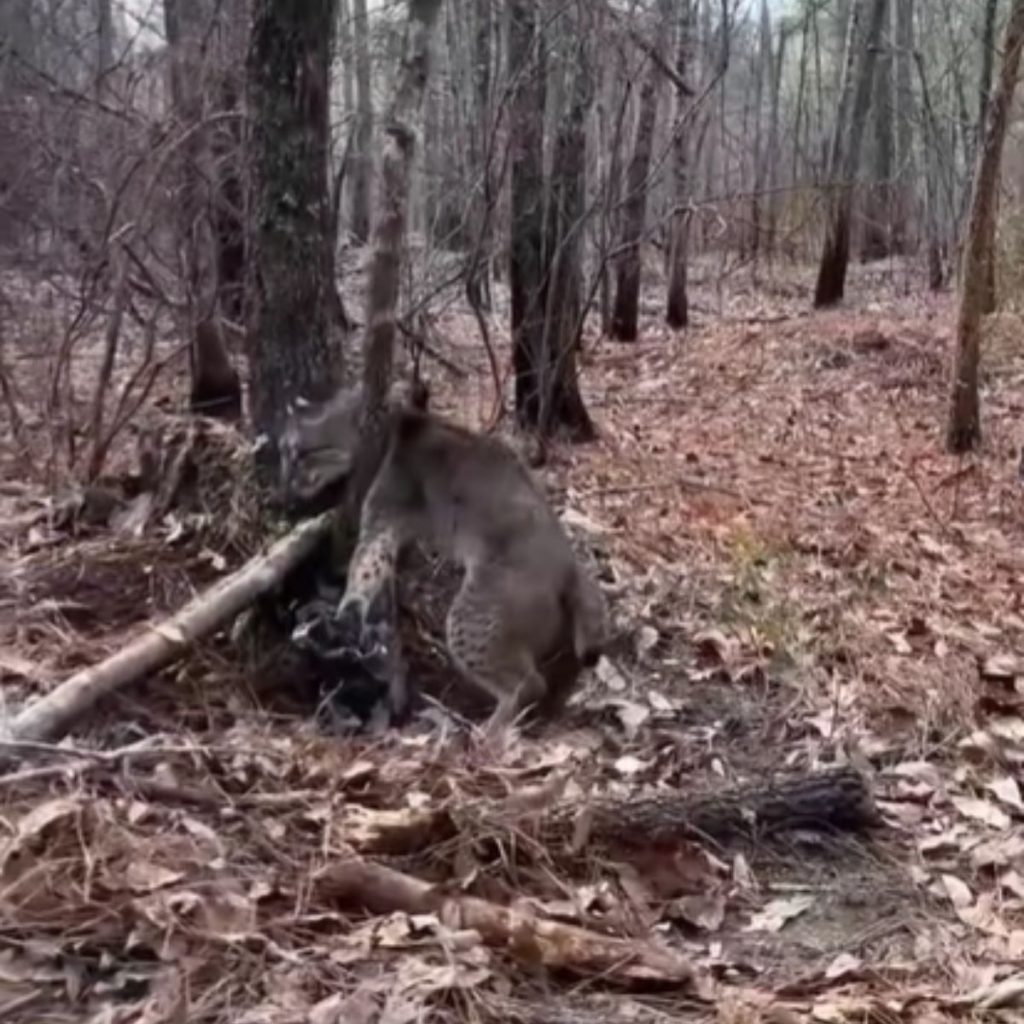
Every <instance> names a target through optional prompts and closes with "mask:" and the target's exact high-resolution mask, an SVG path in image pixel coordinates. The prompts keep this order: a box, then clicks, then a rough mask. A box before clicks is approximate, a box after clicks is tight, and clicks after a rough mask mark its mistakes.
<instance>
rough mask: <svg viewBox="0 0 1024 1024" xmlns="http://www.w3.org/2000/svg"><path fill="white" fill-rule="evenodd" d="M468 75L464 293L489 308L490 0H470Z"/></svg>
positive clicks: (473, 303) (491, 197) (474, 303)
mask: <svg viewBox="0 0 1024 1024" xmlns="http://www.w3.org/2000/svg"><path fill="white" fill-rule="evenodd" d="M471 10H472V14H473V35H472V41H471V43H470V46H471V52H472V69H471V78H472V83H473V103H472V106H471V109H472V124H471V128H470V134H469V148H470V152H469V169H470V174H471V175H472V178H473V205H472V211H471V215H470V221H471V223H472V232H471V239H472V242H471V244H472V246H473V250H472V253H471V256H470V263H469V266H468V268H467V271H466V297H467V299H468V300H469V303H470V305H471V306H472V307H473V308H474V309H478V310H480V311H481V313H483V312H484V311H487V312H489V311H490V309H491V274H490V268H491V260H490V259H489V258H488V254H489V251H490V246H489V244H488V237H489V235H490V233H491V222H492V220H493V216H494V209H493V207H494V188H493V184H492V181H491V166H490V136H491V48H492V36H493V34H494V17H493V14H492V11H491V0H473V3H472V8H471Z"/></svg>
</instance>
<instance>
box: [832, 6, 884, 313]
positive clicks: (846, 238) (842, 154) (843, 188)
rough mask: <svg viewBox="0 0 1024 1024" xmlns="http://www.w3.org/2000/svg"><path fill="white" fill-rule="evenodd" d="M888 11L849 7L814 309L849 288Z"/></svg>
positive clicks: (834, 299) (837, 300)
mask: <svg viewBox="0 0 1024 1024" xmlns="http://www.w3.org/2000/svg"><path fill="white" fill-rule="evenodd" d="M864 7H868V12H867V14H868V18H867V27H866V31H865V32H864V34H863V37H862V36H861V33H860V32H859V30H858V29H859V24H860V21H861V12H862V10H863V8H864ZM887 9H888V0H854V3H853V5H852V7H851V8H850V22H849V29H848V31H847V37H846V59H845V62H844V70H843V86H842V90H841V98H840V103H839V113H838V115H837V117H836V124H835V134H834V136H833V141H832V154H831V158H830V160H829V178H830V183H829V192H830V194H829V208H828V213H827V217H828V221H827V224H826V228H825V246H824V250H823V251H822V255H821V264H820V266H819V268H818V283H817V287H816V288H815V291H814V305H815V308H822V307H826V306H834V305H836V304H837V303H838V302H840V301H842V298H843V292H844V291H845V288H846V271H847V268H848V266H849V262H850V215H851V209H852V204H853V185H854V177H855V176H856V174H857V167H858V164H859V162H860V150H861V141H862V139H863V137H864V122H865V120H866V114H867V111H868V105H869V103H870V102H871V87H872V82H873V80H874V73H875V58H876V56H877V52H878V42H879V38H880V36H881V34H882V25H883V24H884V21H885V13H886V11H887ZM858 52H859V54H860V59H859V60H858V59H857V54H858ZM854 69H856V74H854Z"/></svg>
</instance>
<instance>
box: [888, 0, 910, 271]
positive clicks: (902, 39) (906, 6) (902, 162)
mask: <svg viewBox="0 0 1024 1024" xmlns="http://www.w3.org/2000/svg"><path fill="white" fill-rule="evenodd" d="M895 4H896V56H895V61H896V167H897V187H896V196H895V199H894V202H893V222H892V246H893V250H894V251H895V252H898V253H907V252H909V251H911V249H912V248H913V247H912V246H911V241H910V237H909V232H908V227H907V225H908V223H909V221H910V216H911V212H912V211H913V207H914V182H915V175H914V120H915V116H916V112H915V110H914V89H913V84H912V80H913V76H912V70H911V62H912V61H913V59H914V0H895Z"/></svg>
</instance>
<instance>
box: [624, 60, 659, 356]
mask: <svg viewBox="0 0 1024 1024" xmlns="http://www.w3.org/2000/svg"><path fill="white" fill-rule="evenodd" d="M660 76H661V71H660V69H659V67H658V63H657V61H655V60H654V59H649V63H648V69H647V73H646V74H645V76H644V80H643V84H642V85H641V86H640V97H639V102H638V108H639V109H638V112H637V120H636V134H635V136H634V139H633V155H632V156H631V157H630V161H629V166H628V168H627V169H626V195H625V198H624V200H623V204H622V205H623V209H622V234H621V237H620V239H619V249H620V250H621V251H620V254H619V257H618V263H617V270H616V277H615V301H614V304H613V306H612V337H613V338H616V339H617V340H619V341H636V336H637V330H638V326H639V317H640V267H641V261H642V253H641V248H640V243H641V241H642V240H643V236H644V226H645V222H646V220H647V192H648V188H649V184H648V181H647V179H648V177H649V176H650V173H651V155H652V153H653V152H654V127H655V123H656V122H657V119H658V85H659V83H660Z"/></svg>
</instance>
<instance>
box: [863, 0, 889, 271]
mask: <svg viewBox="0 0 1024 1024" xmlns="http://www.w3.org/2000/svg"><path fill="white" fill-rule="evenodd" d="M893 7H895V0H894V2H893V4H891V5H890V9H889V10H888V11H887V12H886V14H887V17H886V27H887V28H888V26H889V25H890V23H891V22H892V18H893V14H894V11H893V9H892V8H893ZM879 49H880V52H879V54H878V61H877V64H876V66H875V81H874V95H873V97H872V100H871V115H872V128H873V132H872V138H871V142H870V161H869V163H870V166H871V176H870V180H869V181H868V184H867V188H866V189H865V192H864V233H863V237H862V239H861V259H863V260H865V261H867V260H880V259H885V258H886V257H887V256H889V255H890V253H891V252H892V206H893V188H892V182H893V161H894V159H895V153H894V145H895V139H894V123H895V113H894V110H893V67H894V64H893V52H892V40H891V33H890V32H883V37H882V38H881V39H880V40H879Z"/></svg>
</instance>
